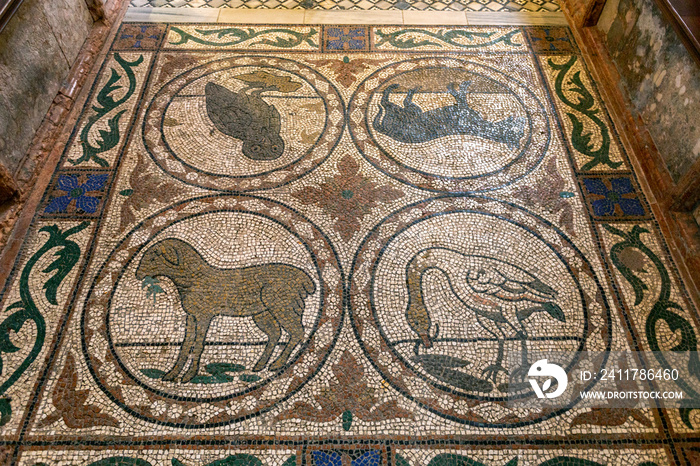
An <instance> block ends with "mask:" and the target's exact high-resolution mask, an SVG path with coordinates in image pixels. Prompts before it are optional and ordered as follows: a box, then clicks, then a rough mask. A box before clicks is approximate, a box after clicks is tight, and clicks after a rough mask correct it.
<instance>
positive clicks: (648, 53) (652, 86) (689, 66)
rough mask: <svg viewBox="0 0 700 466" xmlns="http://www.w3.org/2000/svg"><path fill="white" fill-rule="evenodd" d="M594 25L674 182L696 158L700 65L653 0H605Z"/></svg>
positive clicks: (699, 140)
mask: <svg viewBox="0 0 700 466" xmlns="http://www.w3.org/2000/svg"><path fill="white" fill-rule="evenodd" d="M598 28H599V30H600V31H601V32H602V33H603V35H604V40H605V42H606V46H607V48H608V50H609V52H610V55H611V57H612V59H613V61H614V63H615V66H616V67H617V70H618V72H619V74H620V76H621V82H620V86H621V87H622V88H623V91H624V92H625V93H626V94H627V95H628V96H629V97H630V99H631V100H632V104H633V107H634V108H633V109H631V110H632V111H633V113H635V116H637V117H640V118H641V120H642V121H643V122H644V124H645V125H646V127H647V128H648V130H649V133H650V135H651V137H652V139H653V140H654V144H655V145H656V147H657V149H658V150H659V153H660V154H661V156H662V157H663V159H664V162H665V163H666V166H667V168H668V170H669V172H670V174H671V177H672V179H673V181H674V182H678V181H679V180H680V179H681V178H682V177H683V175H685V174H686V173H687V172H688V171H689V170H690V168H691V167H692V165H693V163H694V162H696V161H697V160H698V159H699V158H700V124H698V121H699V116H698V114H699V112H700V105H699V104H700V67H698V65H697V64H696V63H695V61H694V60H693V59H692V57H691V56H690V55H689V53H688V51H687V50H686V48H685V46H684V45H683V43H682V42H681V41H680V39H679V38H678V36H677V34H676V32H675V31H674V30H673V27H672V26H671V25H670V24H669V23H668V22H667V21H666V20H665V18H664V17H663V16H662V13H661V12H660V11H659V9H658V7H657V6H656V4H655V3H654V0H608V2H607V3H606V5H605V8H604V9H603V12H602V14H601V17H600V21H599V22H598Z"/></svg>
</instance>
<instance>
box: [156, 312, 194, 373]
mask: <svg viewBox="0 0 700 466" xmlns="http://www.w3.org/2000/svg"><path fill="white" fill-rule="evenodd" d="M196 329H197V321H196V320H195V318H194V316H193V315H192V314H187V323H186V324H185V341H183V342H182V346H180V354H178V356H177V361H175V365H174V366H173V368H172V369H170V371H169V372H168V373H167V374H165V375H164V376H163V380H166V381H168V382H172V381H173V380H175V379H176V378H177V376H178V374H180V372H182V369H183V368H184V367H185V364H187V359H188V358H189V356H190V352H191V351H192V345H193V344H194V337H195V333H196V332H195V330H196Z"/></svg>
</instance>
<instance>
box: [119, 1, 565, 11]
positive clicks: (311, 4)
mask: <svg viewBox="0 0 700 466" xmlns="http://www.w3.org/2000/svg"><path fill="white" fill-rule="evenodd" d="M131 6H133V7H172V8H256V9H258V8H262V9H265V8H282V9H294V8H306V9H312V8H313V9H321V10H391V9H399V10H436V11H464V10H467V11H561V8H560V7H559V3H558V1H557V0H425V1H421V0H419V1H407V0H131Z"/></svg>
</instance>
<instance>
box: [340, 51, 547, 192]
mask: <svg viewBox="0 0 700 466" xmlns="http://www.w3.org/2000/svg"><path fill="white" fill-rule="evenodd" d="M348 115H349V125H350V132H351V134H352V137H353V140H354V141H355V144H356V145H357V147H358V148H359V150H360V152H362V154H363V155H364V156H365V158H366V159H367V160H369V162H370V163H372V164H373V165H374V166H375V167H377V168H378V169H379V170H381V171H383V172H384V173H386V174H387V175H389V176H392V177H394V178H396V179H398V180H400V181H403V182H405V183H408V184H410V185H412V186H416V187H419V188H423V189H429V190H433V191H450V192H474V191H487V190H491V189H497V188H499V187H502V186H505V185H507V184H509V183H512V182H513V181H515V180H517V179H519V178H522V177H523V176H525V175H527V174H528V173H530V172H531V171H532V170H533V169H534V168H535V167H536V166H537V165H538V164H539V162H540V161H541V160H542V157H543V156H544V153H545V151H546V149H547V146H548V144H549V138H550V127H549V118H548V117H547V113H546V111H545V109H544V106H543V105H542V103H541V102H540V100H539V99H538V97H537V96H536V95H535V93H534V92H532V91H531V90H530V89H529V88H528V87H527V86H525V85H524V84H523V83H521V82H520V81H518V80H517V79H515V78H513V77H511V76H508V75H506V74H504V73H502V72H500V71H498V70H496V69H494V68H490V67H488V66H484V65H479V64H476V63H473V62H470V61H466V60H460V59H455V58H448V57H430V58H417V59H412V60H406V61H402V62H398V63H395V64H393V65H389V66H387V67H384V68H382V69H380V70H378V71H376V72H375V73H374V74H372V75H370V76H369V77H368V78H366V79H365V80H364V81H363V82H362V83H361V84H360V86H359V87H358V88H357V90H356V91H355V94H354V95H353V97H352V99H351V101H350V108H349V112H348Z"/></svg>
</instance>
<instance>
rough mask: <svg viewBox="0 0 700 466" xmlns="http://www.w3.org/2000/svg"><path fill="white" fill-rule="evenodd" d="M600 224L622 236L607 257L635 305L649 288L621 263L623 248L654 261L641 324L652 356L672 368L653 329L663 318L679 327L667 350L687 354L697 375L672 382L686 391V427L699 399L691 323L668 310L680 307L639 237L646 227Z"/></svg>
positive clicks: (660, 265) (698, 370)
mask: <svg viewBox="0 0 700 466" xmlns="http://www.w3.org/2000/svg"><path fill="white" fill-rule="evenodd" d="M603 227H605V229H606V230H608V231H609V232H610V233H612V234H614V235H616V236H619V237H620V238H623V241H621V242H619V243H617V244H615V245H614V246H613V247H612V248H611V249H610V258H611V260H612V263H613V264H614V265H615V267H616V268H617V269H618V270H619V271H620V273H621V274H622V276H623V277H625V279H626V280H627V282H628V283H629V284H630V285H631V286H632V289H634V294H635V300H634V305H635V306H637V305H639V304H640V303H641V302H642V301H643V300H644V297H645V296H644V295H645V292H646V291H648V289H649V288H648V287H647V286H646V284H645V283H644V282H643V281H642V280H641V279H640V278H639V277H638V276H637V275H635V273H634V271H633V270H632V269H631V268H629V267H628V266H627V265H626V264H625V263H624V261H623V260H622V258H621V254H622V253H623V251H625V250H627V249H628V248H635V249H637V250H638V251H640V252H641V253H642V254H644V255H645V256H646V257H647V258H648V259H649V260H650V261H651V262H652V263H653V264H654V267H655V268H656V270H657V272H658V274H659V278H660V280H661V288H660V290H659V296H658V297H657V298H656V302H655V303H654V305H653V306H652V308H651V312H650V313H649V315H648V316H647V320H646V324H645V331H646V336H647V342H648V343H649V348H650V349H651V351H653V352H654V356H655V357H656V359H657V360H658V361H659V363H660V364H661V365H662V367H663V368H664V369H673V367H671V365H670V364H669V363H668V361H666V358H665V357H664V355H663V353H662V352H661V351H662V350H661V348H660V346H659V341H658V337H657V331H656V329H657V324H658V323H660V322H665V323H666V324H667V325H668V328H669V329H670V330H671V332H674V333H675V332H677V331H679V330H680V335H681V341H680V342H679V343H678V344H677V345H676V346H674V347H673V348H671V349H670V351H672V352H674V353H679V354H681V353H686V354H687V357H688V372H689V373H690V375H692V376H693V377H695V378H696V379H697V380H696V381H694V382H693V383H692V384H691V383H688V382H687V381H685V380H683V379H678V380H676V383H677V384H678V386H679V387H681V388H682V389H683V390H684V391H685V395H686V396H685V397H684V399H683V400H682V402H681V407H680V409H679V412H680V416H681V419H682V420H683V422H684V423H685V424H686V425H687V426H688V427H689V428H691V429H693V428H694V427H693V425H692V423H691V422H690V413H691V411H692V410H693V409H697V408H693V407H692V406H697V403H698V402H700V394H698V392H697V391H696V390H694V389H693V386H695V387H698V386H699V385H700V359H699V358H698V352H697V351H698V345H697V343H698V340H697V336H696V335H695V331H694V330H693V326H692V325H691V324H690V323H689V322H688V321H687V320H686V319H685V318H683V317H681V316H680V315H678V314H677V313H676V312H673V311H672V309H676V310H679V311H683V308H682V307H681V306H680V305H679V304H677V303H675V302H674V301H672V300H671V278H670V276H669V274H668V270H666V266H665V265H664V264H663V262H662V261H661V259H659V257H658V256H657V255H656V254H654V252H653V251H652V250H651V249H649V248H648V247H647V246H646V245H645V244H644V242H643V241H642V239H641V235H642V234H643V233H649V230H646V229H644V228H642V227H640V226H639V225H635V226H634V227H633V228H632V230H631V231H630V232H629V233H626V232H624V231H622V230H618V229H617V228H615V227H613V226H611V225H603Z"/></svg>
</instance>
